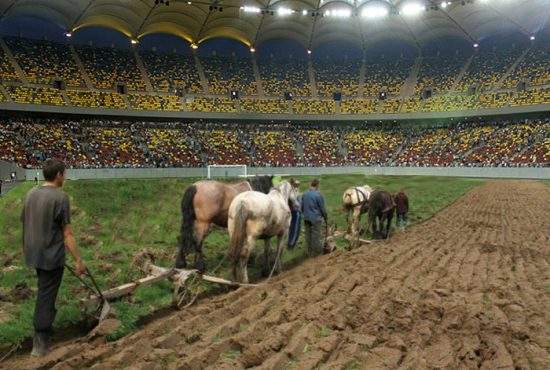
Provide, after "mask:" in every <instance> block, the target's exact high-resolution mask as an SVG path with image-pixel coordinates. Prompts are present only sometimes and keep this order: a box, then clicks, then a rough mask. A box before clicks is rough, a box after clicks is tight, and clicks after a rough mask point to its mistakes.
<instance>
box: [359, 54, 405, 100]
mask: <svg viewBox="0 0 550 370" xmlns="http://www.w3.org/2000/svg"><path fill="white" fill-rule="evenodd" d="M413 64H414V60H412V59H401V58H399V59H389V60H384V59H375V60H367V62H366V71H365V92H364V95H365V96H367V97H378V94H379V93H380V91H386V92H387V93H388V94H390V95H393V96H396V95H399V93H400V92H401V88H402V87H403V83H404V82H405V79H406V78H407V77H408V76H409V74H410V72H411V68H412V66H413Z"/></svg>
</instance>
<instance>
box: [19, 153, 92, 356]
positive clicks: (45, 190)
mask: <svg viewBox="0 0 550 370" xmlns="http://www.w3.org/2000/svg"><path fill="white" fill-rule="evenodd" d="M43 174H44V180H45V182H44V184H43V185H42V186H39V187H36V188H34V189H32V190H31V191H30V192H29V193H28V194H27V197H26V198H25V203H24V205H23V212H22V215H21V220H22V222H23V252H24V255H25V262H26V264H27V266H28V267H30V268H33V269H36V275H37V278H38V292H37V296H36V306H35V310H34V331H35V334H34V340H33V349H32V353H31V354H32V355H33V356H44V355H46V354H47V353H48V351H49V341H50V336H51V333H52V324H53V322H54V319H55V315H56V312H57V311H56V309H55V301H56V299H57V292H58V290H59V285H60V284H61V278H62V277H63V267H64V264H65V249H67V250H69V252H70V253H71V255H72V256H73V258H74V259H75V261H76V273H77V274H79V275H80V274H82V273H83V272H84V271H85V270H86V266H85V265H84V263H83V262H82V259H81V258H80V253H79V251H78V249H77V247H76V243H75V239H74V235H73V230H72V228H71V211H70V205H69V197H68V196H67V194H65V193H64V192H63V191H62V190H61V188H62V187H63V183H64V181H65V165H64V164H63V162H60V161H57V160H47V161H46V162H45V164H44V168H43Z"/></svg>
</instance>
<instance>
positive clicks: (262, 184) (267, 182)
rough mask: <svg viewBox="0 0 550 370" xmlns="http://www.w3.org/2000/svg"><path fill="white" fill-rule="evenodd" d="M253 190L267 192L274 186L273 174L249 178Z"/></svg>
mask: <svg viewBox="0 0 550 370" xmlns="http://www.w3.org/2000/svg"><path fill="white" fill-rule="evenodd" d="M248 183H249V184H250V186H251V187H252V190H255V191H259V192H260V193H264V194H267V193H269V191H270V190H271V188H272V187H273V176H254V177H252V178H250V179H249V180H248Z"/></svg>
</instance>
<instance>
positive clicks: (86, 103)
mask: <svg viewBox="0 0 550 370" xmlns="http://www.w3.org/2000/svg"><path fill="white" fill-rule="evenodd" d="M67 97H68V98H69V101H70V102H71V104H72V105H74V106H76V107H85V108H98V107H103V108H113V109H127V108H128V106H127V105H126V102H125V101H124V99H123V98H122V96H121V95H120V94H117V93H112V92H104V91H86V90H67Z"/></svg>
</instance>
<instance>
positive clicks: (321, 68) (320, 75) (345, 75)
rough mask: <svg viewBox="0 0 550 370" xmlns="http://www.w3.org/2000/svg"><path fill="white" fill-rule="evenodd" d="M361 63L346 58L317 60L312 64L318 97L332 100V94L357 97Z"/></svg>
mask: <svg viewBox="0 0 550 370" xmlns="http://www.w3.org/2000/svg"><path fill="white" fill-rule="evenodd" d="M361 63H362V61H361V60H360V59H348V58H338V59H335V58H328V57H327V58H317V59H315V60H314V62H313V66H314V68H315V80H316V82H317V91H318V93H319V95H321V96H325V97H330V98H332V94H333V93H334V92H341V93H342V95H343V96H347V97H352V96H357V94H358V92H359V73H360V69H361Z"/></svg>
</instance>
